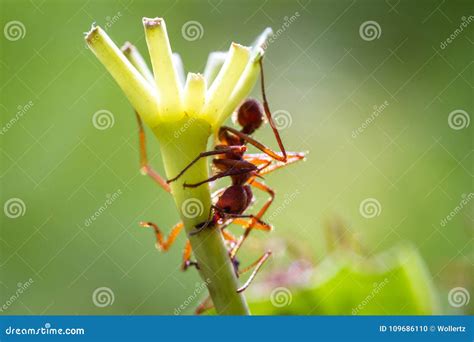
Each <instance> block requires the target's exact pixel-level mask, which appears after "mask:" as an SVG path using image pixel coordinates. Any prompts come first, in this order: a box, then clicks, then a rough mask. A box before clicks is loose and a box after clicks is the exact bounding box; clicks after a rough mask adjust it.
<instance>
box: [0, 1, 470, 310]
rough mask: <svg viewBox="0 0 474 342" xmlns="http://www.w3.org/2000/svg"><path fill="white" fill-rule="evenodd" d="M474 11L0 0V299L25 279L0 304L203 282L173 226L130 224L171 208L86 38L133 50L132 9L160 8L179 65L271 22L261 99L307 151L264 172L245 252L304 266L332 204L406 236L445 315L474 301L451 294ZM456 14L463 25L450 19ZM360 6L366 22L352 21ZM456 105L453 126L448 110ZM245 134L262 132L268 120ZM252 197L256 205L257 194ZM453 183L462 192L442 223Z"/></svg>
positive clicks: (166, 295)
mask: <svg viewBox="0 0 474 342" xmlns="http://www.w3.org/2000/svg"><path fill="white" fill-rule="evenodd" d="M472 10H473V6H472V2H469V1H467V0H466V1H449V2H444V1H418V2H413V1H408V0H402V1H368V0H367V1H362V0H359V1H342V0H341V1H316V0H313V1H308V0H300V1H227V0H221V1H211V0H210V1H149V0H141V1H138V0H135V1H133V0H132V1H125V0H123V1H105V0H104V1H58V0H46V1H37V0H30V1H23V0H15V1H13V0H10V1H5V0H2V1H1V7H0V12H1V14H0V17H1V21H0V24H1V27H2V28H3V32H2V36H1V37H0V42H1V51H0V72H1V99H0V107H1V108H0V113H1V126H2V127H3V130H2V133H1V134H0V140H1V148H0V151H1V153H0V155H1V174H0V177H1V178H0V189H1V203H2V206H4V212H2V215H0V223H1V230H0V304H3V303H6V302H7V301H8V300H9V298H10V297H11V296H12V295H14V294H15V293H16V291H17V288H18V286H19V285H18V284H25V283H26V282H28V280H29V279H30V278H31V279H32V280H33V283H32V285H31V286H29V287H28V289H27V290H26V291H24V293H23V294H21V296H19V298H18V299H17V300H15V301H14V302H13V303H11V305H8V308H7V310H4V312H3V313H6V314H173V312H174V310H175V309H176V308H177V307H179V306H180V305H181V304H183V302H184V301H185V300H186V299H187V298H188V297H189V295H190V294H192V293H193V291H194V289H195V286H196V283H198V282H199V277H198V274H197V273H196V272H195V271H194V270H190V271H188V272H185V273H182V272H180V271H179V264H180V260H181V250H182V246H183V244H184V236H181V237H180V238H179V239H178V242H177V244H176V246H175V247H174V248H172V249H171V251H170V252H169V253H167V254H162V253H160V252H158V251H157V250H156V249H155V247H154V237H153V234H152V233H151V232H150V231H148V230H145V229H142V228H139V227H138V224H137V223H138V221H140V220H151V221H154V222H156V223H158V224H159V225H160V227H171V226H172V225H173V224H174V223H175V222H176V221H177V219H178V215H177V212H176V209H175V207H174V204H173V202H172V199H171V197H170V196H169V195H167V194H165V193H164V192H163V191H162V190H161V189H160V188H158V187H157V186H155V184H154V183H153V182H152V181H150V180H149V179H148V178H146V177H143V176H141V175H140V174H139V170H138V169H139V168H138V150H137V126H136V122H135V118H134V115H133V111H132V108H131V106H130V105H129V104H128V102H127V100H126V99H125V97H124V96H123V94H122V92H121V90H120V89H119V88H118V86H117V85H116V84H115V83H114V81H113V80H112V78H111V77H110V76H109V74H108V73H107V72H106V71H105V69H104V68H103V67H102V65H100V63H99V62H98V61H97V60H96V58H95V57H94V56H93V54H92V53H91V52H90V51H89V50H88V49H87V48H86V46H85V44H84V41H83V32H84V31H87V30H88V29H89V27H90V25H91V23H92V22H96V23H97V24H98V25H101V26H102V27H105V28H106V29H107V33H108V34H109V35H110V36H111V37H112V39H113V40H114V41H115V42H116V43H117V44H118V45H121V44H122V43H123V42H125V41H127V40H129V41H131V42H133V43H134V44H135V45H137V47H138V48H139V49H140V51H141V52H142V53H143V54H144V55H147V49H146V44H145V40H144V34H143V28H142V24H141V18H142V17H143V16H148V17H154V16H161V17H164V18H165V19H166V22H167V27H168V34H169V36H170V40H171V45H172V48H173V50H174V51H175V52H178V53H179V54H180V55H181V57H182V59H183V61H184V65H185V70H186V71H193V72H198V71H202V70H203V68H204V65H205V62H206V59H207V55H208V53H209V52H211V51H214V50H226V49H227V48H228V46H229V44H230V43H231V42H232V41H236V42H239V43H243V44H250V43H251V42H252V40H253V39H254V37H255V36H257V35H258V34H259V33H260V32H261V31H262V30H263V29H264V28H265V27H267V26H271V27H273V29H274V31H277V30H278V29H280V31H278V32H279V33H277V34H276V36H275V37H276V38H275V39H273V42H272V43H271V44H269V46H268V49H267V55H266V58H265V65H266V77H267V92H268V97H269V101H270V104H271V108H272V110H273V111H274V112H277V111H279V113H280V114H281V115H284V118H286V119H289V120H288V121H287V122H288V123H287V124H285V125H284V127H283V129H282V133H281V134H282V136H283V139H284V142H285V144H286V146H287V148H288V149H289V150H293V151H301V150H302V151H305V150H308V151H310V155H309V158H308V160H307V161H306V162H305V163H302V164H299V165H294V166H291V167H289V168H287V169H285V170H281V171H279V172H277V173H275V174H274V175H270V176H268V177H267V183H268V184H269V185H271V186H273V187H274V188H275V189H276V190H277V198H276V201H275V204H274V207H273V209H271V210H270V212H269V214H268V215H267V217H269V221H271V223H273V224H274V225H275V228H276V229H275V231H274V232H272V233H271V235H265V234H263V233H255V234H254V235H253V238H252V239H251V240H250V241H249V244H248V247H247V248H246V252H244V254H245V257H244V258H243V260H244V261H248V260H251V259H252V258H254V257H256V256H257V255H259V254H261V253H262V252H263V250H264V249H265V248H272V249H273V250H274V252H275V255H276V256H275V257H274V258H273V259H272V260H271V261H270V264H269V265H267V266H266V267H265V268H264V271H263V273H267V276H268V275H269V274H271V272H275V271H277V270H279V269H281V268H283V267H286V266H287V264H288V263H289V260H291V258H292V256H291V254H287V252H288V251H289V249H288V248H287V247H285V245H284V244H281V241H286V243H287V244H289V245H292V246H296V247H294V248H296V249H301V250H304V253H303V252H302V253H303V254H305V255H307V259H309V260H310V261H311V262H312V263H313V264H317V263H319V262H320V261H321V260H323V259H324V257H325V256H326V255H327V252H328V251H327V247H326V245H325V238H324V235H323V227H324V222H325V220H326V219H329V218H331V217H333V216H336V215H337V216H339V217H341V218H342V219H343V220H344V221H345V222H346V224H347V226H348V229H349V231H350V232H351V233H352V234H354V236H356V238H357V239H358V240H359V241H360V242H361V243H362V244H363V245H364V246H365V247H364V248H365V250H366V251H367V253H368V254H373V253H376V252H380V251H384V250H386V249H387V248H389V247H391V246H393V245H396V244H398V243H402V242H406V241H410V242H412V244H413V245H414V246H416V247H417V249H418V250H419V251H420V253H421V256H422V257H423V259H424V260H425V262H426V264H427V266H428V268H429V272H430V273H431V276H432V278H433V282H434V284H435V287H436V291H437V293H438V294H439V301H440V303H441V306H442V310H443V312H444V313H463V312H464V313H465V312H471V313H472V302H471V303H468V304H466V305H462V306H461V307H460V308H455V307H453V306H450V305H449V304H448V292H449V291H450V290H451V289H452V288H455V287H462V288H464V289H466V291H468V293H471V294H472V290H473V282H472V265H473V260H474V255H473V244H472V242H473V210H472V209H473V203H472V202H469V199H470V198H472V192H473V186H472V185H473V183H472V172H473V155H472V142H473V139H472V138H473V134H472V133H473V126H474V124H472V123H471V124H470V125H469V124H468V123H467V122H468V120H469V119H470V116H472V113H473V112H474V111H473V110H474V105H473V84H474V80H473V71H474V69H473V66H472V63H473V51H474V50H473V43H474V34H473V32H474V31H473V27H474V23H472V22H471V21H472V20H471V19H469V15H470V14H471V13H472ZM296 13H298V15H296ZM292 16H293V17H296V20H293V19H291V18H292ZM463 17H464V22H466V21H469V20H470V21H469V24H467V25H466V27H463V30H462V31H460V32H457V33H454V32H455V31H456V29H458V31H459V27H460V25H462V23H463ZM12 21H18V22H20V23H21V24H22V25H19V26H18V24H17V27H19V31H20V36H19V37H18V36H15V35H14V32H13V31H8V28H9V25H10V26H11V25H12V24H11V22H12ZM189 21H197V22H198V23H199V24H200V25H201V26H202V31H201V34H202V36H201V37H198V39H196V40H192V41H191V40H189V39H185V37H184V36H183V34H182V28H183V25H185V24H186V23H187V22H189ZM367 21H375V22H376V23H377V24H378V26H379V28H377V27H376V30H377V31H378V33H380V36H378V37H375V38H374V39H372V40H371V38H370V37H366V36H364V35H363V34H362V35H361V33H360V30H359V29H360V27H361V25H362V24H363V23H365V22H367ZM285 23H286V24H285ZM452 34H454V35H455V36H454V39H453V40H452V41H451V42H450V43H448V44H445V46H442V45H443V44H442V43H443V42H445V40H446V39H447V38H448V37H450V35H452ZM364 37H365V38H366V39H363V38H364ZM367 39H368V40H367ZM443 47H444V48H443ZM257 90H258V89H255V90H254V95H255V96H256V97H259V96H260V95H259V92H258V91H257ZM383 104H385V108H384V109H383V110H382V111H381V112H380V113H379V114H378V115H375V116H374V114H373V112H374V106H381V105H383ZM100 110H107V111H109V112H110V113H112V115H113V119H114V123H113V125H112V126H111V127H109V128H107V129H104V130H99V129H96V128H95V127H94V125H93V123H92V117H93V115H94V113H96V112H98V111H100ZM453 111H456V112H455V113H454V114H453V115H455V116H458V115H460V117H458V119H459V118H460V119H464V121H463V122H464V123H463V122H461V127H459V122H458V121H456V122H458V126H456V125H455V124H453V121H451V125H450V121H448V116H449V114H450V113H452V112H453ZM460 111H463V112H460ZM18 112H20V113H22V114H21V115H19V114H17V113H18ZM14 118H16V120H13V124H12V119H14ZM368 118H372V120H371V122H370V123H369V124H368V125H367V126H366V127H365V128H363V129H362V132H359V133H357V134H354V133H353V132H354V131H356V130H357V129H358V128H359V127H362V124H363V123H364V122H365V121H366V120H367V119H368ZM461 121H462V120H461ZM451 126H453V127H455V128H458V129H453V128H452V127H451ZM354 136H355V137H354ZM148 137H149V139H148V147H149V154H150V159H151V161H152V163H153V165H154V166H155V168H156V169H158V170H162V165H161V160H160V156H159V153H158V151H159V149H158V146H157V142H156V140H155V139H154V138H153V137H152V135H151V134H149V135H148ZM256 137H257V138H258V139H260V140H261V141H263V142H266V143H267V144H269V145H272V146H275V143H274V140H273V139H274V138H273V136H272V134H271V131H270V129H269V127H268V126H265V127H264V128H262V129H261V130H260V131H259V132H258V133H257V135H256ZM225 184H228V183H227V181H224V182H222V183H220V185H225ZM118 192H120V193H119V196H118V197H117V196H116V194H117V193H118ZM114 194H115V195H114ZM463 196H464V197H463ZM115 197H117V198H116V199H115V200H114V201H113V203H112V204H111V205H110V206H109V207H108V208H107V209H106V210H105V211H104V212H103V213H102V214H101V215H100V216H99V217H98V218H97V220H96V221H95V222H93V223H92V224H90V225H87V224H86V223H85V220H86V219H87V218H88V217H90V216H91V215H93V214H94V212H96V211H97V210H98V209H99V208H100V207H101V206H103V205H104V202H105V201H106V200H107V198H115ZM12 198H18V199H20V200H21V202H20V205H21V204H22V203H24V207H23V208H21V210H23V211H22V212H21V214H22V215H19V216H18V217H16V218H15V217H11V216H16V215H12V214H11V213H9V212H8V211H7V209H6V208H7V203H10V204H11V202H8V201H9V200H10V199H12ZM258 198H259V201H258V202H257V205H259V204H261V203H262V201H263V200H264V199H265V198H264V197H260V196H259V197H258ZM367 198H373V199H376V200H377V202H378V203H379V204H380V206H379V208H378V212H377V214H378V215H376V216H375V217H373V218H366V217H364V215H361V212H360V205H361V203H362V202H363V201H364V200H365V199H367ZM463 198H465V199H467V202H468V203H467V204H466V205H463V208H462V209H461V210H456V214H455V215H453V217H452V219H451V220H450V221H447V224H443V223H442V222H443V221H442V220H443V219H444V218H446V217H447V216H449V215H450V213H451V212H452V211H454V210H455V208H456V207H459V205H460V203H461V201H462V200H463ZM272 210H274V211H273V212H272ZM7 214H8V215H7ZM365 216H367V215H365ZM234 231H235V232H238V230H234ZM294 248H293V249H294ZM296 254H298V252H297V253H296ZM264 278H265V275H264V274H262V275H259V277H258V279H260V280H261V279H264ZM100 287H108V288H110V289H111V290H112V291H113V293H114V303H113V304H112V305H109V306H106V307H104V308H101V307H97V306H96V305H94V303H93V301H92V299H91V296H92V294H93V292H94V291H95V290H96V289H98V288H100ZM200 296H202V294H200ZM195 304H197V302H195V303H193V304H191V305H190V306H189V307H187V308H186V309H185V310H184V312H183V313H190V312H192V309H193V307H194V306H195ZM300 313H301V314H308V312H300ZM389 313H390V312H389Z"/></svg>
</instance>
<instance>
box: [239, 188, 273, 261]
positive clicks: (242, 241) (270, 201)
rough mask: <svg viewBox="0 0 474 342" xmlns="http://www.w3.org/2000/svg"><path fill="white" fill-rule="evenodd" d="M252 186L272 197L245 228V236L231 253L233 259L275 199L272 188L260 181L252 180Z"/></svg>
mask: <svg viewBox="0 0 474 342" xmlns="http://www.w3.org/2000/svg"><path fill="white" fill-rule="evenodd" d="M249 184H250V185H252V186H254V187H256V188H257V189H260V190H262V191H265V192H266V193H268V194H269V195H270V197H269V198H268V200H267V201H266V202H265V204H264V205H263V207H262V208H261V209H260V210H259V211H258V213H257V215H255V217H254V218H252V220H251V221H250V224H249V225H248V226H247V227H246V228H245V232H244V234H243V235H242V237H241V238H240V239H239V242H237V245H235V247H234V248H233V250H232V252H231V253H230V256H231V258H233V257H234V256H235V254H236V253H237V251H238V250H239V248H240V247H241V246H242V244H243V243H244V241H245V240H246V239H247V237H248V236H249V234H250V232H251V231H252V229H253V227H254V225H255V223H256V222H259V221H260V219H261V217H262V216H263V215H264V214H265V212H266V211H267V210H268V208H269V207H270V205H271V204H272V202H273V200H274V199H275V192H274V191H273V189H272V188H270V187H269V186H267V185H265V184H263V183H260V182H258V181H256V180H255V179H253V180H251V181H250V182H249Z"/></svg>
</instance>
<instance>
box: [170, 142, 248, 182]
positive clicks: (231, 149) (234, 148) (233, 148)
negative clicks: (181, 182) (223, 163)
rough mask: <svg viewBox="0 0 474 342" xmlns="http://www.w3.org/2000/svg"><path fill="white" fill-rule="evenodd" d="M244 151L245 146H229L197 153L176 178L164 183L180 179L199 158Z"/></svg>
mask: <svg viewBox="0 0 474 342" xmlns="http://www.w3.org/2000/svg"><path fill="white" fill-rule="evenodd" d="M245 151H246V147H245V146H229V147H226V148H222V149H219V150H213V151H206V152H201V153H199V155H198V156H197V157H196V158H194V159H193V160H192V161H191V162H190V163H189V164H188V165H187V166H186V167H185V168H184V169H183V170H181V172H180V173H178V175H177V176H176V177H173V178H171V179H168V180H167V181H166V183H168V184H169V183H171V182H174V181H176V180H177V179H178V178H179V177H181V176H182V175H183V174H184V173H185V172H186V171H187V170H188V169H189V168H190V167H191V166H193V165H194V164H195V163H197V161H198V160H199V159H201V158H205V157H210V156H215V155H217V154H226V153H229V152H237V153H239V152H245Z"/></svg>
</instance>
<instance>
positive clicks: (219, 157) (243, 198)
mask: <svg viewBox="0 0 474 342" xmlns="http://www.w3.org/2000/svg"><path fill="white" fill-rule="evenodd" d="M259 63H260V78H261V92H262V100H263V110H262V106H261V105H260V103H259V102H258V101H257V100H254V99H247V100H245V101H244V102H243V103H242V105H241V106H240V107H239V108H238V110H237V112H236V116H235V121H237V123H238V124H239V125H240V126H241V130H240V131H239V130H236V129H234V128H232V127H228V126H222V127H220V129H219V132H218V134H217V139H218V144H217V145H216V146H215V148H214V150H211V151H205V152H201V153H200V154H199V155H198V156H197V157H196V158H195V159H194V160H193V161H191V162H190V163H189V164H188V165H187V166H186V167H185V168H184V169H183V170H182V171H181V172H180V173H179V174H178V175H177V176H176V177H174V178H171V179H169V180H168V181H167V183H168V184H169V183H171V182H174V181H176V180H177V179H178V178H180V177H181V176H183V174H184V173H185V172H186V171H187V170H188V169H189V168H190V167H191V166H193V165H194V164H195V163H196V162H197V161H198V160H200V159H201V158H205V157H210V156H216V157H215V158H214V159H213V160H212V163H213V165H214V166H215V168H216V169H217V170H219V172H218V173H217V174H215V175H213V176H212V177H210V178H208V179H205V180H203V181H200V182H198V183H194V184H187V183H184V184H183V186H184V187H188V188H195V187H198V186H201V185H202V184H205V183H208V182H212V181H215V180H217V179H220V178H223V177H230V178H231V180H232V184H231V185H230V186H229V187H227V188H225V189H223V190H221V191H219V192H218V194H216V196H217V201H216V202H215V204H214V205H212V207H211V211H210V213H209V219H208V220H207V221H206V222H203V223H201V224H199V225H197V226H196V227H195V231H193V232H191V233H190V234H197V233H199V232H200V231H202V230H203V229H205V228H207V227H216V226H222V225H224V226H226V225H227V224H228V222H229V220H234V222H235V220H236V219H242V218H249V219H250V222H249V223H248V224H247V225H246V226H244V229H245V232H244V234H243V235H242V237H241V238H240V239H239V240H235V239H233V238H232V237H229V236H227V237H228V240H230V241H231V243H232V248H231V250H230V252H229V254H230V257H231V260H232V261H233V263H234V267H235V268H236V273H237V275H239V274H240V273H242V272H239V271H238V269H237V268H238V267H237V266H236V265H238V263H237V262H236V259H235V255H236V253H237V251H238V250H239V248H240V247H241V246H242V244H243V242H244V241H245V240H246V239H247V237H248V236H249V234H250V232H251V231H252V229H253V228H254V227H255V225H256V224H260V225H262V226H264V227H266V230H271V226H269V225H267V224H266V223H264V222H262V221H261V217H262V216H263V215H264V214H265V212H266V211H267V210H268V208H269V207H270V205H271V204H272V202H273V200H274V197H275V192H274V191H273V189H271V188H270V187H268V186H267V185H265V184H264V183H262V182H259V181H257V180H256V178H262V173H263V171H264V170H265V169H267V172H265V173H268V172H270V171H269V170H270V169H271V171H273V170H275V169H277V168H279V167H283V166H286V165H288V164H290V163H292V162H295V161H298V160H301V159H304V156H305V154H304V153H300V152H291V153H287V152H286V150H285V148H284V146H283V143H282V140H281V138H280V134H279V132H278V130H277V128H276V126H275V124H274V122H273V119H272V115H271V111H270V108H269V105H268V101H267V98H266V94H265V83H264V74H263V66H262V59H260V61H259ZM265 117H266V119H267V120H268V122H269V123H270V126H271V128H272V130H273V134H274V135H275V138H276V140H277V143H278V146H279V148H280V153H278V152H275V151H273V150H272V149H270V148H268V147H266V146H265V145H263V144H262V143H260V142H258V141H257V140H255V139H254V138H252V137H251V136H250V135H251V134H253V133H254V132H255V131H256V130H257V129H258V128H260V126H261V125H262V124H263V122H264V121H265ZM247 144H250V145H252V146H254V147H255V148H257V149H259V150H260V151H262V152H263V155H262V154H256V155H255V154H254V155H249V156H248V155H245V153H246V151H247V146H246V145H247ZM273 161H276V162H279V163H280V164H276V165H275V164H274V165H271V164H272V162H273ZM257 164H260V165H261V166H260V167H259V166H257ZM251 186H253V187H255V188H257V189H260V190H262V191H264V192H266V193H268V194H269V196H270V197H269V198H268V200H267V201H266V202H265V204H264V205H263V207H262V208H261V209H260V210H259V211H258V213H257V214H256V215H252V214H244V212H245V211H246V210H247V208H248V207H249V206H250V205H251V203H252V201H253V198H254V196H253V193H252V189H251ZM221 230H222V232H223V234H224V230H223V228H222V227H221ZM224 238H226V235H224ZM270 254H271V252H270V251H268V252H266V253H265V254H264V255H263V256H261V257H260V258H259V259H258V260H257V261H256V262H254V263H253V264H252V265H251V266H250V268H251V267H255V270H254V271H253V273H252V274H251V276H250V277H249V280H248V281H247V282H246V283H245V284H244V285H243V286H242V287H241V288H239V289H238V290H237V292H242V291H244V290H245V289H246V288H247V287H248V285H249V284H250V282H251V281H252V280H253V278H254V277H255V275H256V273H257V272H258V270H259V268H260V267H261V266H262V265H263V263H264V262H265V261H266V260H267V259H268V257H269V256H270ZM247 270H249V267H247V268H246V269H245V271H247Z"/></svg>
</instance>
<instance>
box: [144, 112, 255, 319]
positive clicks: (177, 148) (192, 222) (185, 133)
mask: <svg viewBox="0 0 474 342" xmlns="http://www.w3.org/2000/svg"><path fill="white" fill-rule="evenodd" d="M153 132H154V133H155V135H156V136H157V138H158V140H159V141H160V147H161V155H162V158H163V162H164V167H165V172H166V176H167V177H168V178H172V177H174V176H176V175H177V174H178V173H179V172H180V171H181V170H182V169H184V167H185V166H186V165H187V164H189V162H191V161H192V160H193V159H194V158H195V157H196V156H198V155H199V153H201V152H203V151H205V150H206V148H207V142H208V139H209V137H210V135H211V126H210V124H209V123H207V122H206V121H204V120H202V119H197V118H187V117H185V118H183V119H181V120H179V121H177V122H169V123H166V122H164V123H160V124H159V125H158V126H157V127H155V128H154V129H153ZM207 178H209V167H208V161H207V160H206V158H202V159H201V160H199V162H197V163H196V164H195V165H194V166H192V167H191V168H190V169H189V170H188V171H186V173H185V174H184V175H183V176H182V177H181V178H179V179H178V180H177V181H175V182H173V183H171V191H172V194H173V198H174V201H175V203H176V207H177V208H178V211H179V213H180V216H181V219H182V220H183V222H184V225H185V228H186V232H187V233H188V234H189V233H190V232H191V231H193V230H194V229H195V226H196V225H198V224H201V223H203V222H205V221H207V220H208V219H209V213H210V208H211V193H210V189H209V185H208V184H207V183H206V184H203V185H201V186H199V187H196V188H184V187H183V183H184V182H186V183H196V182H200V181H202V180H205V179H207ZM192 205H194V207H192ZM190 240H191V245H192V248H193V254H194V257H195V258H196V261H197V263H198V265H199V273H200V276H201V278H202V279H203V281H204V282H205V283H206V284H207V288H208V290H209V294H210V296H211V298H212V302H213V303H214V307H215V308H216V311H217V313H218V314H220V315H248V314H249V310H248V306H247V303H246V301H245V298H244V296H243V295H242V294H240V293H237V277H236V275H235V271H234V267H233V265H232V262H231V260H230V257H229V255H228V252H227V249H226V247H225V245H224V241H223V239H222V236H221V233H220V231H219V229H217V228H216V227H212V228H207V229H204V230H203V231H201V232H200V233H199V234H196V235H193V236H191V237H190Z"/></svg>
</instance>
